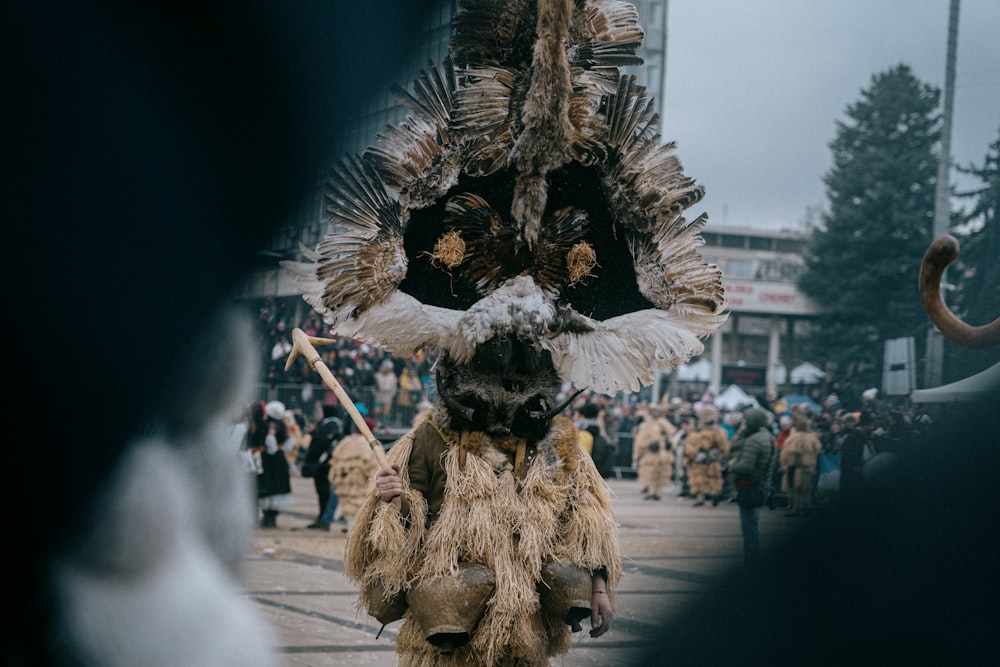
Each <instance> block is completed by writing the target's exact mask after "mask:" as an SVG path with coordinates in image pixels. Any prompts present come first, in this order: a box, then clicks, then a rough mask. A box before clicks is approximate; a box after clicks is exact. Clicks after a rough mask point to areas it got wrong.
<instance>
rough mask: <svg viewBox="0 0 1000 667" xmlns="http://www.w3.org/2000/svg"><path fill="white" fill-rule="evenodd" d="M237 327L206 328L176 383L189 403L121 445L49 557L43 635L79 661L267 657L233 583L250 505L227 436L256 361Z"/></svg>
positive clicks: (132, 666) (262, 660) (267, 637)
mask: <svg viewBox="0 0 1000 667" xmlns="http://www.w3.org/2000/svg"><path fill="white" fill-rule="evenodd" d="M247 326H248V324H247V323H246V322H245V321H236V322H234V323H232V324H227V325H226V329H224V330H223V332H222V333H216V337H217V338H220V337H221V340H218V341H211V342H210V344H209V345H208V348H209V353H208V355H207V356H208V357H209V358H204V359H202V361H201V362H200V364H204V366H201V365H200V364H198V367H197V368H195V369H192V370H191V371H189V374H191V375H193V376H194V377H192V379H191V382H193V383H196V384H197V385H199V386H197V387H196V388H195V389H193V390H191V391H186V389H187V387H186V384H187V383H182V386H181V387H178V393H179V394H180V395H186V396H187V397H188V398H189V399H190V400H188V401H183V400H181V399H180V398H178V399H177V402H176V403H175V404H174V405H168V406H166V408H165V412H166V413H167V414H166V415H165V418H164V424H168V425H169V426H164V427H161V428H158V429H154V432H153V433H151V434H150V435H149V436H148V437H144V438H141V439H138V440H136V441H135V442H133V443H131V446H130V447H129V448H128V450H127V452H126V454H125V456H124V457H123V460H122V461H121V462H120V465H119V466H118V468H117V470H116V471H115V474H114V475H113V477H112V478H111V480H110V482H109V484H108V485H107V487H106V488H105V489H103V491H102V493H101V497H100V498H99V499H98V501H97V503H96V504H95V506H94V508H93V511H92V512H91V513H89V515H88V516H89V517H90V520H91V525H89V526H87V527H85V535H84V537H83V538H82V539H81V540H79V541H78V542H76V543H74V544H73V545H72V546H71V547H70V548H69V549H67V550H66V551H65V552H64V553H62V554H60V556H59V558H57V559H56V564H55V568H54V572H53V576H54V583H55V585H56V590H57V591H58V594H59V596H60V599H59V601H58V602H59V604H58V613H59V622H58V623H57V634H58V636H57V637H53V641H54V642H55V643H56V645H57V646H58V651H59V652H60V653H62V654H64V655H72V656H74V658H75V659H76V660H77V661H78V662H79V663H80V664H84V665H101V666H121V667H136V666H137V665H143V666H144V667H159V666H163V667H166V666H168V665H169V666H170V667H178V666H184V667H201V666H204V667H208V666H212V667H219V666H223V667H224V666H228V665H233V666H234V667H235V666H236V665H239V666H240V667H247V666H250V667H269V666H272V665H277V664H278V660H277V657H276V655H275V654H274V649H273V647H274V646H275V641H274V636H273V630H272V629H271V628H270V626H269V625H268V622H267V621H266V620H264V619H263V618H262V617H259V616H257V615H256V613H255V612H254V610H253V609H252V607H251V606H250V605H249V603H248V602H247V601H246V600H244V599H242V598H241V588H240V576H241V574H242V563H243V559H244V557H245V554H246V553H247V550H248V548H249V545H250V540H251V537H252V531H253V525H254V520H255V513H256V512H255V508H254V506H253V500H252V495H251V493H252V490H251V489H250V488H249V487H250V479H249V477H248V476H247V475H246V473H244V472H243V469H242V468H241V467H240V465H239V462H238V460H237V453H238V452H237V451H236V447H237V446H238V445H237V444H234V442H233V437H232V432H233V428H232V427H233V418H234V417H233V416H234V415H237V414H239V413H240V412H241V410H242V408H243V407H244V406H245V405H246V404H247V402H246V397H247V390H248V388H249V386H250V382H251V378H252V377H253V376H254V371H255V370H256V362H255V356H254V355H253V354H252V352H251V346H250V342H249V340H250V339H249V334H248V329H247ZM226 330H228V332H229V333H228V335H226V334H225V333H224V332H225V331H226ZM151 381H155V380H151Z"/></svg>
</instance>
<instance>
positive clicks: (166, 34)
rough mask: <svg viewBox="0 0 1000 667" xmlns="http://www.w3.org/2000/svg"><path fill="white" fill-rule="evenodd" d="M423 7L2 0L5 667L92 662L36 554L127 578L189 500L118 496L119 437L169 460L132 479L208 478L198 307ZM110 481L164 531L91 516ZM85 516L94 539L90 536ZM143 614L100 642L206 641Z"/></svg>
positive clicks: (309, 195) (230, 375)
mask: <svg viewBox="0 0 1000 667" xmlns="http://www.w3.org/2000/svg"><path fill="white" fill-rule="evenodd" d="M424 4H425V3H421V2H417V3H412V2H389V1H386V0H374V1H367V2H358V3H345V2H309V1H304V2H294V3H287V2H286V3H280V2H261V1H256V0H249V1H246V0H243V1H241V2H231V1H228V0H224V1H223V2H212V3H204V4H199V5H197V6H192V7H187V6H185V5H183V4H181V5H178V4H176V3H164V2H139V3H134V2H114V1H111V2H105V1H100V0H99V1H98V2H90V3H73V2H58V1H57V2H54V3H52V2H50V3H31V2H18V1H15V2H12V3H7V4H5V6H4V9H3V10H2V12H0V25H2V26H3V28H2V30H3V39H2V42H3V50H4V55H5V58H4V60H5V62H6V63H7V64H8V67H7V72H8V77H7V81H8V82H9V83H8V85H6V86H5V104H4V106H5V111H6V113H5V116H6V120H5V124H4V143H3V145H4V149H5V150H4V155H5V164H6V170H7V172H8V174H7V178H5V186H6V187H5V188H4V190H5V195H4V204H5V215H4V216H3V218H4V220H5V225H6V229H8V230H11V235H10V236H8V241H7V244H6V245H5V248H6V249H7V254H8V261H10V260H13V262H12V264H11V266H12V270H11V271H10V273H9V274H8V280H7V282H6V284H7V290H8V299H9V300H8V306H7V312H8V319H7V322H8V325H9V327H10V329H11V330H10V331H9V333H11V334H13V335H12V336H8V338H7V340H8V345H11V346H13V347H11V349H10V354H9V355H8V359H10V360H11V361H12V364H11V365H10V366H8V368H7V369H6V370H7V374H6V377H7V379H8V382H9V383H10V387H9V393H8V395H13V396H14V402H13V403H12V404H11V405H12V406H16V410H17V412H18V413H21V414H24V415H27V417H25V418H22V419H19V420H18V421H19V423H20V425H21V426H20V428H18V429H16V430H15V431H14V433H8V436H7V439H6V440H7V443H6V444H7V451H8V452H10V455H9V456H7V457H5V459H4V461H5V464H6V470H5V471H4V477H5V478H6V479H7V482H6V483H5V484H4V492H5V494H6V502H5V503H4V506H5V508H6V510H7V517H8V518H7V521H8V523H7V528H8V540H7V545H8V548H7V550H6V556H7V561H6V562H7V563H9V565H8V570H7V571H8V574H9V577H8V586H10V587H11V588H12V590H11V591H10V594H9V595H8V600H10V601H12V602H13V603H14V605H15V608H14V610H12V614H11V615H10V618H9V620H8V621H7V623H5V624H4V634H5V642H4V659H5V664H12V665H29V664H30V665H38V664H65V665H70V664H89V663H90V662H91V661H93V659H94V658H93V657H92V656H90V657H88V656H85V655H82V654H74V652H73V650H72V648H69V649H66V648H65V647H66V646H70V647H72V641H71V640H67V638H66V637H64V636H62V633H61V632H60V628H61V624H62V625H65V624H66V623H67V621H66V619H65V618H64V616H65V612H66V610H65V609H63V608H61V607H60V605H61V602H60V600H61V599H62V598H59V597H56V595H57V594H59V595H68V594H69V593H68V592H67V591H54V590H53V588H54V581H53V572H54V568H55V567H56V566H57V565H58V566H60V567H62V568H63V569H64V570H73V566H74V565H76V564H75V563H73V562H72V560H73V559H75V558H80V559H81V560H80V563H79V566H80V568H85V569H87V571H89V572H91V573H96V577H100V576H101V574H100V573H101V568H104V569H105V570H107V569H109V568H112V569H113V568H116V567H118V566H122V567H124V566H125V565H126V564H127V565H129V566H131V567H135V568H136V572H139V571H140V570H141V568H142V562H141V558H140V556H141V554H140V553H139V552H141V551H142V548H148V547H149V545H151V544H159V542H158V541H157V540H158V538H163V537H164V535H163V534H162V533H158V532H157V531H158V530H159V529H160V528H161V527H162V526H170V525H173V524H172V523H171V521H174V520H175V519H177V518H178V517H180V516H183V514H182V512H181V510H182V509H183V508H184V507H186V503H188V502H189V501H190V502H192V503H193V504H194V510H192V511H195V510H197V509H204V508H199V505H198V504H199V499H197V498H196V499H191V498H182V497H173V498H172V497H164V498H157V497H155V496H153V494H154V493H156V492H158V491H159V492H161V493H162V492H163V489H164V487H162V486H158V485H157V484H155V483H150V484H149V485H148V486H146V487H144V486H143V485H142V480H139V483H138V490H136V489H135V488H129V483H130V482H131V481H132V480H129V479H127V478H126V479H121V476H120V475H119V473H120V472H121V471H122V466H125V465H136V462H135V460H134V459H135V457H130V454H132V453H133V450H135V449H136V443H138V442H144V443H147V444H148V443H151V442H153V441H156V442H158V443H160V445H158V446H159V450H158V451H159V452H160V453H161V454H162V453H163V452H171V451H173V452H174V453H175V454H176V456H175V459H176V460H175V461H174V462H173V463H170V462H161V463H160V464H158V465H155V466H152V467H151V468H150V469H149V470H150V471H151V474H153V475H154V476H155V475H161V476H162V477H163V478H164V479H174V480H176V479H181V478H185V479H189V481H191V483H192V484H194V485H195V487H197V485H198V484H200V483H201V482H204V483H206V484H208V485H209V486H210V487H211V488H215V489H216V490H218V489H219V488H220V486H221V485H222V482H217V481H213V480H211V479H202V480H201V482H199V481H198V474H199V469H198V467H197V466H196V465H195V462H194V461H192V460H191V457H190V456H189V454H190V453H191V452H193V451H198V450H197V449H196V448H192V443H196V442H197V440H198V438H199V437H203V436H204V435H205V433H206V429H207V428H208V427H209V425H210V424H211V423H212V418H217V417H218V414H219V413H220V412H224V411H225V410H227V409H229V407H230V406H229V403H230V402H232V401H234V400H237V398H238V396H237V392H238V389H239V387H238V379H239V378H237V377H235V376H237V375H239V371H240V365H241V363H243V362H241V357H240V356H239V351H238V350H239V347H240V346H239V340H240V338H239V336H238V335H235V334H232V335H233V339H232V341H231V342H232V346H231V347H232V348H233V349H232V350H229V349H228V347H229V346H228V343H229V342H230V341H229V340H228V336H229V335H231V334H230V333H229V332H230V330H228V329H226V328H218V327H217V326H216V324H214V321H215V319H216V317H217V314H218V313H219V311H220V309H221V306H223V305H224V304H225V303H226V301H227V300H228V297H229V296H230V294H231V292H232V290H233V289H234V288H235V287H236V286H237V285H238V283H239V282H240V280H241V279H242V277H243V276H244V274H245V271H246V270H248V269H249V268H250V267H251V266H253V263H254V261H255V254H256V253H257V251H258V250H260V249H262V248H263V247H264V245H265V242H266V241H267V240H268V238H269V236H270V235H271V234H273V233H274V232H275V231H276V230H277V229H279V227H280V226H282V225H284V224H286V223H287V222H288V221H289V220H291V219H294V217H295V216H296V214H297V212H298V210H299V209H300V207H302V206H303V205H304V204H305V203H306V202H308V201H311V200H312V199H313V198H314V196H315V192H314V190H315V189H316V188H318V184H319V181H320V179H321V176H322V174H323V169H324V167H325V166H326V165H328V164H330V163H331V162H332V161H333V159H334V158H335V157H336V156H337V155H338V153H339V150H338V146H337V142H338V140H339V139H340V137H341V136H343V134H344V131H345V124H346V123H347V122H348V120H349V119H350V118H351V117H352V115H353V114H354V113H355V112H356V111H357V109H359V108H360V107H361V106H362V105H363V104H365V102H366V101H367V99H368V97H369V96H370V95H371V94H373V93H374V92H376V91H382V90H384V89H386V88H387V86H388V83H389V81H391V80H393V79H394V78H395V74H396V72H397V70H398V67H399V65H400V64H401V63H402V62H404V61H405V59H406V58H408V57H409V47H410V45H411V44H412V42H413V41H414V40H415V39H417V37H418V36H419V30H418V29H415V27H418V26H420V25H422V20H421V19H422V18H423V14H424V12H425V10H426V8H425V7H424ZM209 332H210V333H209ZM206 338H209V340H206ZM220 338H221V340H220ZM185 448H192V449H190V451H188V450H186V449H185ZM144 451H145V450H144ZM167 459H168V460H169V457H167ZM174 463H177V464H178V465H177V466H176V468H177V469H176V470H174V469H173V468H172V467H171V466H173V465H174ZM181 463H184V464H187V466H188V468H189V469H188V471H187V472H185V466H184V465H180V464H181ZM137 469H142V468H141V467H140V468H137ZM192 471H193V472H192ZM188 473H191V474H188ZM200 473H201V474H203V476H205V477H207V476H210V475H211V473H212V471H211V470H207V471H206V470H204V469H201V471H200ZM171 475H173V477H171ZM153 481H155V480H153ZM161 481H162V480H161ZM112 482H114V484H112ZM112 488H114V489H115V492H116V493H118V492H121V493H124V494H126V495H125V496H123V497H128V498H133V499H134V498H137V499H138V500H140V501H142V503H148V505H149V507H148V508H145V510H148V511H147V513H146V514H143V513H142V512H143V511H145V510H144V508H143V507H134V508H131V509H134V511H135V512H134V513H135V516H133V517H131V519H135V518H136V517H140V518H141V517H148V516H150V515H152V514H155V512H156V511H162V512H163V513H164V516H163V517H162V518H163V523H154V524H152V525H149V524H147V523H139V524H137V525H131V524H128V521H129V520H130V515H129V514H128V511H125V509H123V511H122V512H121V513H120V514H121V515H120V516H119V515H118V514H117V513H115V514H116V516H115V517H109V516H107V514H108V513H109V511H111V508H116V507H118V506H117V505H115V503H114V502H113V499H109V498H108V497H106V496H107V494H108V493H110V492H111V491H110V489H112ZM144 488H146V489H147V490H146V491H145V492H144V491H143V489H144ZM167 488H175V489H176V488H177V487H176V486H175V487H169V485H168V487H167ZM129 493H131V494H133V495H127V494H129ZM200 501H201V502H205V503H207V502H208V500H207V499H200ZM140 504H141V503H140ZM131 509H130V510H129V511H131ZM171 512H173V513H174V514H176V515H177V516H173V515H171ZM112 513H114V512H112ZM112 519H115V520H118V523H117V524H115V523H114V522H113V521H112ZM105 521H107V522H108V526H111V525H114V526H116V530H117V532H115V531H111V532H112V534H111V535H103V533H102V530H105V529H108V530H110V528H108V526H105V525H104V524H103V523H102V522H105ZM202 523H205V522H204V521H203V522H202ZM181 527H182V528H183V526H181ZM130 530H131V531H133V532H132V533H129V532H128V531H130ZM164 530H165V528H164ZM188 530H189V535H193V536H197V535H198V534H199V533H198V531H201V532H202V533H203V534H201V539H202V540H203V544H202V548H204V549H207V550H209V551H211V550H212V548H214V547H216V546H217V545H216V544H215V543H214V542H213V541H214V540H222V541H224V539H227V538H226V535H225V527H219V526H213V525H209V524H208V523H205V525H201V526H197V527H194V526H189V527H188ZM218 531H221V533H220V532H218ZM102 535H103V537H105V538H107V539H108V540H109V541H101V539H99V538H101V536H102ZM229 537H231V536H229ZM95 540H96V541H95ZM116 540H119V541H117V542H116ZM182 541H183V540H178V541H177V542H182ZM195 543H197V540H195V542H193V543H192V544H195ZM171 544H173V542H171V541H169V540H168V541H167V542H166V543H165V544H164V545H163V546H164V548H167V547H169V546H170V545H171ZM206 545H207V546H206ZM117 548H120V549H122V552H121V553H116V552H115V551H114V550H115V549H117ZM231 548H232V545H231V544H229V545H226V546H225V548H224V549H222V551H225V549H231ZM129 549H132V551H129ZM148 555H149V557H150V558H155V557H156V554H154V553H149V554H148ZM53 559H55V560H56V561H58V563H54V562H53ZM130 559H131V560H130ZM67 560H69V561H70V563H69V564H67V562H66V561H67ZM84 560H86V561H87V562H83V561H84ZM221 560H225V558H224V557H223V556H220V561H221ZM168 562H169V561H168ZM218 565H219V566H220V568H224V567H226V566H231V565H232V564H231V563H225V562H220V563H219V564H218ZM220 571H221V570H220ZM105 574H107V575H108V578H109V579H110V578H111V576H112V575H115V574H121V573H120V572H105ZM181 574H182V575H183V572H182V573H181ZM220 576H221V575H220ZM106 592H107V593H108V597H107V598H106V600H107V601H108V602H107V604H109V605H110V604H113V601H114V600H115V599H117V598H115V597H114V594H112V593H111V591H106ZM118 593H121V591H118ZM150 597H151V598H153V599H163V598H165V597H169V596H165V595H153V594H152V593H151V595H150ZM79 599H83V598H79ZM182 602H183V601H178V604H181V603H182ZM179 609H183V607H180V608H179ZM93 612H94V613H93V614H91V616H92V618H95V619H96V618H98V617H99V616H100V615H101V609H99V608H98V609H94V610H93ZM147 612H149V609H148V608H147V607H145V606H144V605H141V604H137V606H136V608H135V609H134V610H133V614H132V615H133V616H140V617H141V616H142V614H144V613H147ZM148 620H149V627H150V630H149V633H148V637H136V638H129V637H127V636H124V637H120V638H119V639H120V640H121V641H122V642H130V641H132V642H133V643H136V644H139V643H141V641H142V640H143V639H148V640H149V642H150V644H149V647H150V652H148V655H147V659H144V660H143V664H147V665H152V664H171V660H170V652H171V650H173V649H174V647H177V648H178V649H179V647H181V646H184V645H185V644H188V645H191V644H197V642H198V641H200V640H202V639H206V638H205V637H185V636H172V637H168V636H166V634H167V632H168V629H169V628H171V627H173V626H172V624H171V623H170V621H171V620H172V619H168V618H163V619H157V618H156V616H155V614H152V615H151V618H149V619H148ZM158 620H162V621H164V623H163V631H162V632H161V633H160V636H158V635H157V631H156V627H157V621H158ZM234 622H235V621H234ZM202 632H204V633H206V634H207V633H210V631H209V630H207V629H205V630H203V631H202ZM218 639H219V640H220V641H221V640H222V639H223V638H222V637H221V636H220V637H218ZM94 641H99V638H95V640H94ZM67 642H68V643H67ZM154 646H159V647H160V648H162V649H163V651H162V652H161V653H162V654H157V653H156V652H153V651H152V648H153V647H154ZM223 662H225V661H223ZM172 664H183V663H182V662H178V661H176V660H174V661H172ZM187 664H194V663H187Z"/></svg>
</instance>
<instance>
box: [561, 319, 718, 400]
mask: <svg viewBox="0 0 1000 667" xmlns="http://www.w3.org/2000/svg"><path fill="white" fill-rule="evenodd" d="M726 317H727V315H726V314H725V313H722V314H720V313H714V312H711V311H709V310H708V309H700V310H699V311H698V312H693V309H692V310H688V311H686V312H685V313H683V315H680V314H677V313H671V312H669V311H662V310H655V309H650V310H642V311H638V312H635V313H629V314H627V315H621V316H619V317H614V318H611V319H608V320H605V321H603V322H597V321H594V322H593V323H592V324H593V327H594V330H593V331H592V332H589V333H585V334H575V333H563V334H559V335H557V336H554V337H552V338H548V339H545V340H543V341H542V345H543V346H544V347H545V348H546V349H548V350H549V352H551V354H552V361H553V364H554V365H555V368H556V371H557V372H558V373H559V376H560V377H561V378H562V379H563V380H566V381H568V382H572V383H573V384H574V385H575V386H577V387H580V388H588V389H591V390H593V391H596V392H598V393H604V394H614V393H616V392H618V391H627V392H633V391H638V390H639V389H641V388H642V387H643V386H645V385H649V384H652V382H653V381H654V378H655V373H656V372H657V371H664V370H669V369H671V368H674V367H675V366H679V365H680V364H683V363H684V362H686V361H687V360H688V359H690V358H691V357H692V356H695V355H698V354H701V353H702V352H703V351H704V345H703V344H702V342H701V340H700V338H701V337H703V336H707V335H709V334H711V333H712V332H714V331H715V330H716V329H717V328H718V327H720V326H722V323H723V322H725V320H726Z"/></svg>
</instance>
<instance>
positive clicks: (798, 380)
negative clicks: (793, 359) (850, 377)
mask: <svg viewBox="0 0 1000 667" xmlns="http://www.w3.org/2000/svg"><path fill="white" fill-rule="evenodd" d="M824 378H826V373H825V372H824V371H823V369H822V368H820V367H818V366H816V365H815V364H810V363H809V362H808V361H806V362H803V363H801V364H799V365H798V366H796V367H795V368H793V369H792V377H791V380H792V384H816V383H817V382H821V381H823V379H824Z"/></svg>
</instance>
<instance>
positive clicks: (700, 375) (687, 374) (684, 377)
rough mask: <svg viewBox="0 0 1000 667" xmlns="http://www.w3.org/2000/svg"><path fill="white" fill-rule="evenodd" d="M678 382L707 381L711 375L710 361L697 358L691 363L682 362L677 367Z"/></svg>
mask: <svg viewBox="0 0 1000 667" xmlns="http://www.w3.org/2000/svg"><path fill="white" fill-rule="evenodd" d="M675 372H676V373H677V380H678V381H679V382H708V381H709V379H711V377H712V363H711V362H710V361H709V360H708V359H699V360H698V361H696V362H694V363H693V364H682V365H680V366H678V367H677V370H676V371H675Z"/></svg>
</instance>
